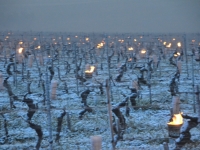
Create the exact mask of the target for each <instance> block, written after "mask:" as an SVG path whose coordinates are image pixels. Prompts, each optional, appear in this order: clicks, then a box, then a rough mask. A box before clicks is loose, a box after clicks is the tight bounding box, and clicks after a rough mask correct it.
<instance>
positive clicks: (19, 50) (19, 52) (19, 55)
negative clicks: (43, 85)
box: [17, 47, 23, 63]
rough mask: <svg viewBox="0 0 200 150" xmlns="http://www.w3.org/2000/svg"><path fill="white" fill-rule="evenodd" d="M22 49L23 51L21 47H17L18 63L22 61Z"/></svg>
mask: <svg viewBox="0 0 200 150" xmlns="http://www.w3.org/2000/svg"><path fill="white" fill-rule="evenodd" d="M22 51H23V48H22V47H20V48H19V49H18V53H17V61H18V62H19V63H22V60H23V54H22Z"/></svg>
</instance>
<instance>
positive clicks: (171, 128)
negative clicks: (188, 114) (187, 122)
mask: <svg viewBox="0 0 200 150" xmlns="http://www.w3.org/2000/svg"><path fill="white" fill-rule="evenodd" d="M167 125H168V132H169V137H173V138H178V137H179V135H180V128H181V126H182V125H183V124H178V125H176V124H167Z"/></svg>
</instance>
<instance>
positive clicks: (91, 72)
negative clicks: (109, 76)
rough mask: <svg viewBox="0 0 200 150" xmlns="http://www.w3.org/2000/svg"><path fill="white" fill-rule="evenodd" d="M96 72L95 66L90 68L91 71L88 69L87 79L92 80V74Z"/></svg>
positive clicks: (86, 72)
mask: <svg viewBox="0 0 200 150" xmlns="http://www.w3.org/2000/svg"><path fill="white" fill-rule="evenodd" d="M86 67H87V68H88V66H86ZM94 70H95V67H94V66H90V67H89V69H87V70H86V71H85V77H86V78H92V74H93V72H94Z"/></svg>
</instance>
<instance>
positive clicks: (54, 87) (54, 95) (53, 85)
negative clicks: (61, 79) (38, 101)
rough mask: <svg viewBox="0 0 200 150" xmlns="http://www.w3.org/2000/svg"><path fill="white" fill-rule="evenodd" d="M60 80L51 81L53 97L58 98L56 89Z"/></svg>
mask: <svg viewBox="0 0 200 150" xmlns="http://www.w3.org/2000/svg"><path fill="white" fill-rule="evenodd" d="M57 84H58V82H57V81H56V80H52V81H51V99H53V100H55V99H56V89H57Z"/></svg>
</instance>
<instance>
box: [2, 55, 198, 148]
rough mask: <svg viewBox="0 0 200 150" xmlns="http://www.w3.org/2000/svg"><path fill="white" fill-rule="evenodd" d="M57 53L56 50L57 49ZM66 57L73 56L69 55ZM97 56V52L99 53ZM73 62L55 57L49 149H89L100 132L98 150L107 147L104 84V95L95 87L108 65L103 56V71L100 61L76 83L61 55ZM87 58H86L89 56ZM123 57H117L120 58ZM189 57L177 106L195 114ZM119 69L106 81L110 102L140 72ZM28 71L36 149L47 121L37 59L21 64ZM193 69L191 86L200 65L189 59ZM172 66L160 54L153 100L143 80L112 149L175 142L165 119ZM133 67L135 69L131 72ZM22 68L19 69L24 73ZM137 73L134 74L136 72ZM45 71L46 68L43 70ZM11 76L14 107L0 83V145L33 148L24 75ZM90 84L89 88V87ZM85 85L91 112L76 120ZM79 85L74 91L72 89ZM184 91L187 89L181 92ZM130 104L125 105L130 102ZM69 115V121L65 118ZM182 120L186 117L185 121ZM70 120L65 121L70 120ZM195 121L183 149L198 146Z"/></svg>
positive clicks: (118, 99) (116, 99)
mask: <svg viewBox="0 0 200 150" xmlns="http://www.w3.org/2000/svg"><path fill="white" fill-rule="evenodd" d="M60 54H61V53H60ZM70 56H72V55H71V54H70ZM105 57H106V55H105ZM99 58H100V57H99ZM116 58H117V55H116V54H115V55H114V57H113V58H112V59H111V68H110V74H111V75H112V76H113V78H115V76H116V75H117V74H118V72H117V66H118V63H117V61H116V60H117V59H116ZM65 59H66V60H67V61H68V62H72V58H70V57H68V56H62V58H61V60H60V62H59V64H58V62H57V61H55V62H54V71H55V75H54V78H53V79H54V80H57V81H58V86H57V89H56V96H57V97H56V99H55V100H51V126H52V140H53V144H52V145H53V149H56V150H62V149H63V150H65V149H69V150H74V149H80V150H90V149H91V139H90V137H91V136H94V135H100V136H101V137H102V149H103V150H104V149H105V150H106V149H108V150H110V149H112V144H111V132H110V127H109V116H108V109H107V98H106V90H105V87H104V94H103V95H101V94H100V91H99V89H98V88H97V86H98V83H96V82H95V80H94V78H95V79H96V80H98V81H101V82H105V80H106V79H107V78H108V76H109V74H108V68H107V63H106V60H103V63H104V65H103V70H101V68H100V64H98V67H97V72H98V75H97V74H95V73H94V74H93V78H92V79H88V80H87V81H86V82H85V83H84V84H81V83H79V81H78V84H77V80H76V79H75V75H74V69H75V65H74V64H71V67H72V68H73V69H72V70H71V71H70V73H68V74H67V75H65V68H64V62H63V61H64V60H65ZM88 59H89V58H88ZM124 61H125V60H121V63H123V62H124ZM142 62H145V59H140V60H138V62H137V64H138V65H142V64H143V63H142ZM85 65H86V64H85V62H84V61H83V62H82V65H81V69H82V71H83V70H84V69H85ZM191 65H192V64H191V58H190V57H189V58H188V69H189V70H188V72H189V76H187V70H186V63H185V61H183V62H182V72H181V76H180V82H179V91H180V92H183V93H181V94H179V96H180V100H181V104H180V107H181V111H182V112H183V113H185V114H188V115H190V116H197V113H194V111H193V96H192V94H191V93H190V92H192V74H191V72H192V70H191V69H192V67H191ZM0 66H1V71H2V75H3V77H4V78H5V77H6V76H7V73H6V68H4V67H3V66H4V58H3V56H2V57H1V62H0ZM56 66H59V67H60V70H61V79H62V81H61V80H59V77H58V72H57V69H56ZM40 68H41V72H42V73H43V76H42V79H44V80H45V72H46V66H40ZM127 68H128V70H127V71H126V72H125V73H124V76H123V77H122V82H120V83H119V82H115V81H114V82H115V85H114V84H113V83H112V82H111V93H112V99H113V100H112V102H111V104H112V105H113V106H114V105H115V104H117V103H118V102H121V101H122V100H123V99H124V97H123V96H122V95H121V94H120V93H125V94H128V93H129V92H130V90H129V89H128V86H131V81H132V80H134V79H136V78H137V76H136V74H138V75H139V70H137V69H130V68H129V67H127ZM17 69H18V70H21V65H20V64H18V65H17ZM26 69H29V70H30V80H31V81H32V83H31V92H32V94H29V95H28V97H30V98H32V99H33V100H34V104H37V106H38V110H37V111H36V113H35V114H34V115H33V117H32V119H31V122H32V123H34V124H37V125H40V126H41V128H42V132H43V138H42V142H41V148H40V149H43V150H45V149H48V148H49V120H48V109H47V108H48V107H47V103H46V105H43V96H42V94H43V89H42V86H40V87H38V83H39V76H38V69H37V65H36V62H35V61H34V62H33V67H31V68H26ZM194 69H195V72H194V73H195V85H197V84H199V83H200V82H199V81H200V80H199V79H200V78H199V69H200V68H199V64H198V63H197V62H194ZM175 70H176V69H175V67H173V66H172V65H170V64H169V61H168V58H167V59H166V60H164V59H162V60H161V63H160V67H159V68H158V69H157V70H156V71H154V72H153V74H152V79H151V83H152V86H151V90H152V104H150V100H149V89H148V87H147V86H145V85H142V89H141V97H139V98H137V106H138V107H137V108H135V109H134V108H131V111H130V116H129V117H126V116H125V119H126V124H127V126H126V130H125V132H124V135H123V140H120V141H118V142H117V145H116V149H117V150H124V149H131V150H132V149H133V150H134V149H135V150H138V149H144V150H161V149H164V148H163V143H164V142H166V143H168V145H169V148H170V149H173V148H174V147H175V143H174V142H175V139H173V138H170V137H169V136H168V126H167V122H168V121H169V119H170V107H172V105H171V101H172V97H171V95H170V92H169V91H168V90H169V82H170V81H171V78H172V76H173V75H174V73H175ZM133 72H134V73H133ZM26 73H27V71H25V72H24V74H25V75H26ZM135 73H136V74H135ZM48 74H49V72H48ZM13 80H14V78H13V76H11V77H10V78H9V79H8V81H9V84H10V85H11V87H12V90H13V93H14V94H15V95H17V96H18V97H19V99H20V100H19V101H14V105H15V106H16V108H10V100H9V97H8V94H7V90H6V89H5V88H3V89H1V91H0V113H1V114H3V115H4V117H5V118H6V124H7V129H8V135H9V137H8V139H7V140H6V134H5V127H4V118H3V116H0V137H1V138H0V149H2V150H8V149H10V150H14V149H24V150H25V149H27V150H28V149H34V148H35V145H36V143H37V140H38V136H37V133H36V132H35V130H33V129H32V128H30V127H29V124H28V123H27V111H28V106H27V104H26V103H23V102H22V99H23V95H24V94H25V93H27V80H26V79H25V80H24V81H23V80H22V74H21V73H19V74H18V75H17V86H14V84H13ZM64 82H66V83H67V86H68V89H69V93H66V91H65V88H64ZM92 86H93V87H92ZM87 87H89V88H90V89H92V90H93V92H91V93H90V94H89V97H88V99H87V102H88V105H89V106H90V107H92V108H93V112H92V113H86V114H85V115H84V117H83V119H82V120H81V119H79V118H78V116H79V112H80V111H81V110H82V109H83V108H82V103H81V97H80V92H81V91H83V90H85V89H87ZM77 89H78V92H77ZM186 92H188V93H186ZM129 106H130V104H129ZM63 109H65V110H66V112H67V113H68V114H69V118H67V115H65V116H64V118H63V122H62V129H61V132H60V140H59V142H55V138H56V133H57V118H58V117H59V116H60V115H61V113H63ZM121 111H122V113H123V114H125V108H121ZM69 120H70V121H69ZM185 121H186V120H185ZM69 122H70V125H69ZM199 129H200V126H197V127H196V128H193V129H192V130H191V134H192V138H191V139H192V143H187V144H186V145H184V146H183V149H194V150H198V149H200V132H199V131H200V130H199Z"/></svg>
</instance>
